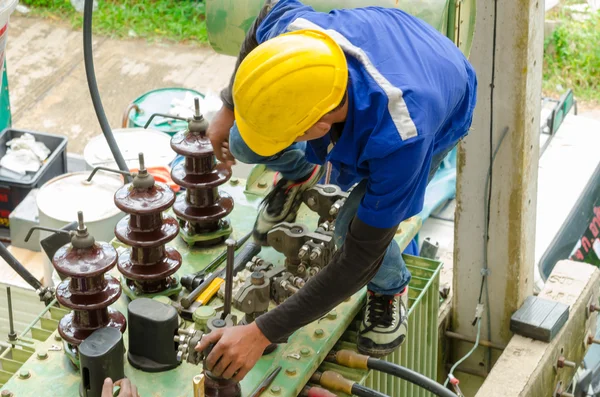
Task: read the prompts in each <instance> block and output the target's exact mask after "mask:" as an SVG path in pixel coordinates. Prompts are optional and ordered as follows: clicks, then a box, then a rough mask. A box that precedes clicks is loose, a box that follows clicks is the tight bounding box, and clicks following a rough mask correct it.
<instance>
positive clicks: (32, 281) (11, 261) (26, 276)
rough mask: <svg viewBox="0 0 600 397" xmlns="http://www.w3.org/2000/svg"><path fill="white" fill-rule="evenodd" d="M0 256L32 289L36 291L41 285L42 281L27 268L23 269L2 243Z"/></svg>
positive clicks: (0, 244)
mask: <svg viewBox="0 0 600 397" xmlns="http://www.w3.org/2000/svg"><path fill="white" fill-rule="evenodd" d="M0 256H1V257H2V259H4V260H5V261H6V263H8V266H10V267H12V269H13V270H14V271H15V272H17V274H18V275H19V276H21V278H22V279H23V280H25V281H26V282H27V284H29V285H31V287H32V288H33V289H34V290H36V291H37V290H39V289H40V288H42V287H43V286H42V283H40V282H39V280H38V279H37V278H35V276H34V275H33V274H31V273H30V272H29V270H27V269H25V268H24V267H23V265H21V263H20V262H19V261H18V260H17V258H15V257H14V256H13V255H12V254H11V253H10V251H9V250H8V249H6V247H5V246H4V244H2V243H0Z"/></svg>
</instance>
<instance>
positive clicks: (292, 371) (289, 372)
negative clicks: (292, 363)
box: [285, 368, 296, 376]
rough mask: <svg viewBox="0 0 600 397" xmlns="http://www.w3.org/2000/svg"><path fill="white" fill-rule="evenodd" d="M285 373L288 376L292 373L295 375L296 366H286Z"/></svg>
mask: <svg viewBox="0 0 600 397" xmlns="http://www.w3.org/2000/svg"><path fill="white" fill-rule="evenodd" d="M285 373H286V374H288V375H290V376H294V375H296V368H288V369H286V370H285Z"/></svg>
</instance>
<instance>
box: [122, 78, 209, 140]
mask: <svg viewBox="0 0 600 397" xmlns="http://www.w3.org/2000/svg"><path fill="white" fill-rule="evenodd" d="M186 95H188V96H189V95H192V96H198V97H200V98H204V95H202V94H201V93H199V92H198V91H195V90H192V89H188V88H178V87H173V88H161V89H157V90H152V91H148V92H146V93H145V94H143V95H141V96H139V97H138V98H136V99H135V100H134V101H133V102H132V103H131V107H129V108H128V109H127V111H128V112H127V115H126V118H127V122H128V124H127V127H140V128H143V127H144V125H145V124H146V123H147V122H148V119H149V118H150V116H152V114H154V113H168V110H169V109H170V108H171V103H172V101H173V100H174V99H178V100H182V99H184V98H185V97H186ZM133 105H135V106H133ZM149 128H153V129H155V130H158V131H162V132H165V133H167V134H169V135H174V134H175V133H176V132H179V131H181V130H183V129H185V128H187V122H185V121H182V120H172V119H165V118H163V117H155V118H154V120H153V121H152V124H151V125H150V127H149Z"/></svg>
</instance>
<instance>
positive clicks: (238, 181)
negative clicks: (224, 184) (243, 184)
mask: <svg viewBox="0 0 600 397" xmlns="http://www.w3.org/2000/svg"><path fill="white" fill-rule="evenodd" d="M229 183H231V184H232V185H237V184H238V183H240V180H239V179H237V178H231V179H230V180H229Z"/></svg>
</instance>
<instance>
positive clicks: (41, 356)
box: [37, 352, 48, 360]
mask: <svg viewBox="0 0 600 397" xmlns="http://www.w3.org/2000/svg"><path fill="white" fill-rule="evenodd" d="M37 358H38V359H39V360H45V359H47V358H48V353H46V352H39V353H38V354H37Z"/></svg>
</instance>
